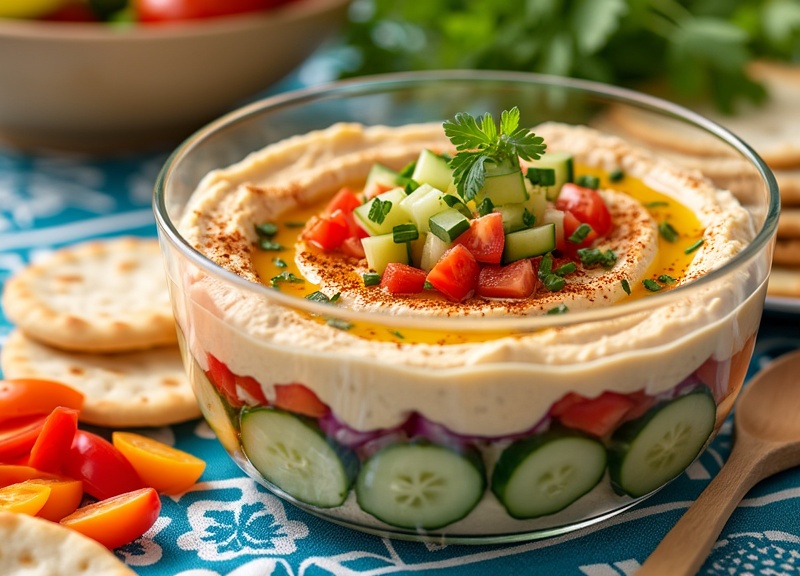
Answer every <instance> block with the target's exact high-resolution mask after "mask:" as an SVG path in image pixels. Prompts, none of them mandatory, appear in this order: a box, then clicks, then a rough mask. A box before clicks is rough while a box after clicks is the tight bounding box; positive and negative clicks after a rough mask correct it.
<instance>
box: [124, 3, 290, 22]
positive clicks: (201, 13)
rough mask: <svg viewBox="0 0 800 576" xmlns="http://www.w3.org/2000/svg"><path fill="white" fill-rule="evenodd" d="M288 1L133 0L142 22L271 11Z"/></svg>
mask: <svg viewBox="0 0 800 576" xmlns="http://www.w3.org/2000/svg"><path fill="white" fill-rule="evenodd" d="M286 1H287V0H225V1H224V2H223V1H221V0H132V2H131V4H132V6H133V8H134V10H135V11H136V15H137V17H138V20H139V21H141V22H149V23H156V22H173V21H180V20H195V19H200V18H215V17H218V16H227V15H230V14H243V13H247V12H257V11H261V10H269V9H270V8H274V7H275V6H279V5H280V4H284V3H285V2H286Z"/></svg>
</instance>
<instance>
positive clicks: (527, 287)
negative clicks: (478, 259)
mask: <svg viewBox="0 0 800 576" xmlns="http://www.w3.org/2000/svg"><path fill="white" fill-rule="evenodd" d="M538 282H539V280H538V278H537V277H536V272H535V271H534V269H533V264H531V261H530V260H529V259H527V258H525V259H522V260H517V261H516V262H512V263H511V264H508V265H507V266H495V265H488V266H484V267H483V268H481V271H480V274H479V275H478V288H477V293H478V295H480V296H485V297H486V298H527V297H528V296H530V295H531V294H533V291H534V290H535V289H536V286H537V284H538Z"/></svg>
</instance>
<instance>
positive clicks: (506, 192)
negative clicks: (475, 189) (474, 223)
mask: <svg viewBox="0 0 800 576" xmlns="http://www.w3.org/2000/svg"><path fill="white" fill-rule="evenodd" d="M484 198H489V200H491V201H492V204H494V205H495V206H502V205H503V204H515V203H519V202H525V201H526V200H527V199H528V191H527V190H526V188H525V179H524V178H523V176H522V171H521V170H520V169H518V168H514V169H511V168H509V167H506V166H500V167H494V166H488V165H487V168H486V180H485V181H484V184H483V188H481V190H480V192H479V193H478V195H477V196H476V198H475V200H476V202H480V201H482V200H483V199H484Z"/></svg>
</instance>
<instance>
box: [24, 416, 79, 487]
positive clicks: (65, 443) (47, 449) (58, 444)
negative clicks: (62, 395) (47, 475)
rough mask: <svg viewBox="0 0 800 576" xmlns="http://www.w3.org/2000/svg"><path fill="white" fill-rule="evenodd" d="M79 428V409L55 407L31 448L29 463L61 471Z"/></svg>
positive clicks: (46, 469) (48, 470) (53, 470)
mask: <svg viewBox="0 0 800 576" xmlns="http://www.w3.org/2000/svg"><path fill="white" fill-rule="evenodd" d="M77 430H78V411H77V410H74V409H72V408H64V407H63V406H57V407H56V408H54V409H53V411H52V412H50V414H49V416H47V419H46V420H45V422H44V426H42V430H41V432H39V437H38V438H36V442H35V443H34V444H33V447H32V448H31V455H30V457H29V458H28V465H29V466H33V467H34V468H37V469H39V470H43V471H45V472H54V473H59V472H61V470H62V469H63V467H64V462H65V461H66V459H67V457H68V456H69V448H70V446H72V439H73V438H74V437H75V432H76V431H77Z"/></svg>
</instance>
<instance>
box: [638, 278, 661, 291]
mask: <svg viewBox="0 0 800 576" xmlns="http://www.w3.org/2000/svg"><path fill="white" fill-rule="evenodd" d="M642 284H643V285H644V287H645V288H647V289H648V290H650V292H658V291H659V290H661V284H659V283H658V282H656V281H655V280H651V279H650V278H647V279H645V280H642Z"/></svg>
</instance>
